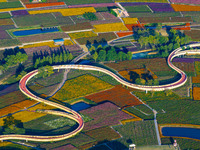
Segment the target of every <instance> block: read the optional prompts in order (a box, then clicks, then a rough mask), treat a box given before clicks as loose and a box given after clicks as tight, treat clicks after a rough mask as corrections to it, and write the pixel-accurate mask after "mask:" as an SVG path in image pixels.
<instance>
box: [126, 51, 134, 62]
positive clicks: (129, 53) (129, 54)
mask: <svg viewBox="0 0 200 150" xmlns="http://www.w3.org/2000/svg"><path fill="white" fill-rule="evenodd" d="M132 57H133V54H132V53H131V51H128V52H127V59H128V60H131V59H132Z"/></svg>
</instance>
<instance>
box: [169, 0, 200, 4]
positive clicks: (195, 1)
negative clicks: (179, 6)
mask: <svg viewBox="0 0 200 150" xmlns="http://www.w3.org/2000/svg"><path fill="white" fill-rule="evenodd" d="M171 2H172V3H183V4H200V1H199V0H171Z"/></svg>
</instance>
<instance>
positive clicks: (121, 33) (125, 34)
mask: <svg viewBox="0 0 200 150" xmlns="http://www.w3.org/2000/svg"><path fill="white" fill-rule="evenodd" d="M132 34H133V32H132V31H129V32H117V35H118V36H119V37H123V36H127V35H132Z"/></svg>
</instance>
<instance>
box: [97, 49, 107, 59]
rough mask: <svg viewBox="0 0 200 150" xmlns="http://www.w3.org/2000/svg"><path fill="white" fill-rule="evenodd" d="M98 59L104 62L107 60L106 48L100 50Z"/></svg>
mask: <svg viewBox="0 0 200 150" xmlns="http://www.w3.org/2000/svg"><path fill="white" fill-rule="evenodd" d="M98 60H99V61H101V62H104V61H105V60H106V51H105V50H100V51H99V56H98Z"/></svg>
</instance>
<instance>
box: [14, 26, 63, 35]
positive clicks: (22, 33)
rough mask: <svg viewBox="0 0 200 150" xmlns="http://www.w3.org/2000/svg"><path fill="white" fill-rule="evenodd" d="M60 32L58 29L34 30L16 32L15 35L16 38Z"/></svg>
mask: <svg viewBox="0 0 200 150" xmlns="http://www.w3.org/2000/svg"><path fill="white" fill-rule="evenodd" d="M56 31H59V30H58V28H51V29H45V30H41V29H32V30H21V31H15V32H13V34H14V35H15V36H25V35H33V34H41V33H49V32H56Z"/></svg>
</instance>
